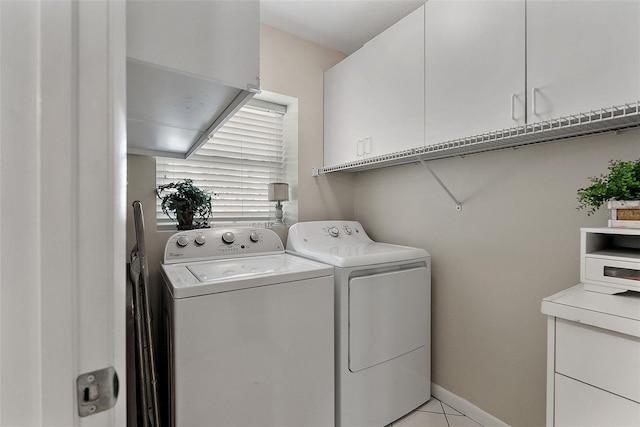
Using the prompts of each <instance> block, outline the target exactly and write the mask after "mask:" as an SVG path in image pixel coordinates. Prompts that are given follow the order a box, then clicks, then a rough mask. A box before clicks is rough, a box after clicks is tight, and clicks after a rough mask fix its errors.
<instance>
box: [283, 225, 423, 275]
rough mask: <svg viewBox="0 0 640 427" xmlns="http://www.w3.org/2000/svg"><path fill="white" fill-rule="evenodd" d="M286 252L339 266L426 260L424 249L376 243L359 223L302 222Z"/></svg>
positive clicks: (294, 228) (291, 233) (293, 229)
mask: <svg viewBox="0 0 640 427" xmlns="http://www.w3.org/2000/svg"><path fill="white" fill-rule="evenodd" d="M287 251H289V252H290V253H296V254H298V255H301V256H304V257H306V258H311V259H314V260H317V261H320V262H325V263H327V264H331V265H334V266H336V267H358V266H364V265H372V264H382V263H388V262H398V261H408V260H413V259H424V258H426V257H428V256H429V253H428V252H427V251H425V250H424V249H421V248H413V247H409V246H400V245H392V244H390V243H380V242H374V241H373V240H371V238H370V237H369V236H368V235H367V233H365V231H364V229H363V228H362V225H361V224H360V223H359V222H357V221H313V222H299V223H297V224H294V225H292V226H291V228H290V229H289V236H288V239H287Z"/></svg>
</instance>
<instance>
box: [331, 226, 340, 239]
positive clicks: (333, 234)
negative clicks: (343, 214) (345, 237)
mask: <svg viewBox="0 0 640 427" xmlns="http://www.w3.org/2000/svg"><path fill="white" fill-rule="evenodd" d="M328 231H329V236H331V237H338V234H340V230H338V228H337V227H331V228H330V229H329V230H328Z"/></svg>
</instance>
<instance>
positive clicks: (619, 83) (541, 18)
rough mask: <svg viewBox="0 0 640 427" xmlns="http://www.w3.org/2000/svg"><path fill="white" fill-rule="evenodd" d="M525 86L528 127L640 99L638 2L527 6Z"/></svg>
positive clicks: (615, 0)
mask: <svg viewBox="0 0 640 427" xmlns="http://www.w3.org/2000/svg"><path fill="white" fill-rule="evenodd" d="M527 85H528V87H529V89H528V96H529V98H532V99H530V100H529V102H528V116H527V119H528V121H529V122H536V121H540V120H547V119H550V118H557V117H562V116H567V115H569V114H576V113H579V112H588V111H589V110H595V109H600V108H602V107H610V106H612V105H620V104H622V103H625V102H631V101H635V100H637V99H640V1H638V0H623V1H619V0H607V1H586V0H585V1H581V0H572V1H528V2H527ZM534 91H535V96H533V95H534V94H533V92H534ZM534 103H535V111H533V104H534Z"/></svg>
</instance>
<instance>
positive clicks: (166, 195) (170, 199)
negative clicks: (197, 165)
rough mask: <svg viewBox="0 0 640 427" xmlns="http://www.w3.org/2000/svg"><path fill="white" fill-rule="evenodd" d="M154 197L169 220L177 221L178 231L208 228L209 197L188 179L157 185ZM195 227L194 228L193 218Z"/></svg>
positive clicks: (209, 213)
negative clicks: (159, 202) (158, 200)
mask: <svg viewBox="0 0 640 427" xmlns="http://www.w3.org/2000/svg"><path fill="white" fill-rule="evenodd" d="M156 196H158V198H159V199H160V200H161V201H162V203H161V204H160V207H161V208H162V212H164V213H165V214H166V215H167V216H168V217H169V218H171V219H174V218H173V217H172V216H171V214H170V212H173V213H174V214H175V217H176V219H177V220H178V226H177V227H178V230H191V229H193V228H204V227H208V222H207V221H208V219H209V216H210V215H211V196H210V195H209V194H207V193H205V192H204V191H202V190H201V189H200V188H198V187H196V186H195V185H194V184H193V181H192V180H190V179H184V180H182V181H177V182H171V183H169V184H164V185H159V186H158V188H156ZM196 217H197V218H198V220H196V224H197V227H196V226H194V224H193V220H194V219H195V218H196Z"/></svg>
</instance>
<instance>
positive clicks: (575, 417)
mask: <svg viewBox="0 0 640 427" xmlns="http://www.w3.org/2000/svg"><path fill="white" fill-rule="evenodd" d="M635 380H636V381H637V380H638V378H637V377H636V378H635ZM555 394H556V399H555V409H554V424H553V425H556V426H581V427H590V426H593V427H603V426H628V427H632V426H638V425H640V418H639V417H640V404H638V402H633V401H631V400H628V399H623V398H620V396H617V395H615V394H613V393H609V392H607V391H605V390H601V389H599V388H597V387H593V386H591V385H589V384H585V383H583V382H580V381H577V380H574V379H572V378H569V377H565V376H564V375H560V374H555Z"/></svg>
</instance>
